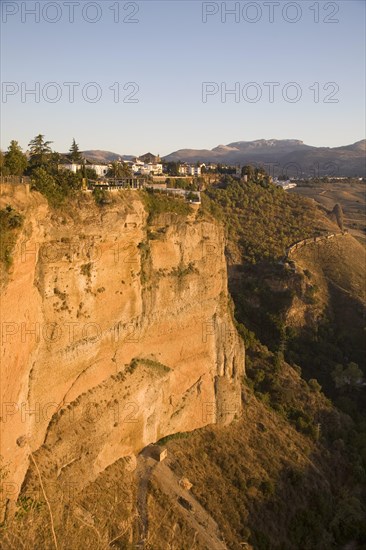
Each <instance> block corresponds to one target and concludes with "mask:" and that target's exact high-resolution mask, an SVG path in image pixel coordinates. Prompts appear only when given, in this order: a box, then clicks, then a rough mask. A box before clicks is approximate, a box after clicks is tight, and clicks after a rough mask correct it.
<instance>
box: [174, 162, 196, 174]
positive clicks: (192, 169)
mask: <svg viewBox="0 0 366 550" xmlns="http://www.w3.org/2000/svg"><path fill="white" fill-rule="evenodd" d="M178 172H179V174H180V175H181V176H200V175H201V166H193V165H191V164H180V165H179V168H178Z"/></svg>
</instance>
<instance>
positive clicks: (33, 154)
mask: <svg viewBox="0 0 366 550" xmlns="http://www.w3.org/2000/svg"><path fill="white" fill-rule="evenodd" d="M51 143H53V142H52V141H45V140H44V135H42V134H38V136H36V137H35V138H34V139H32V141H30V142H29V144H28V147H30V159H29V162H30V165H31V167H32V168H34V167H38V166H44V165H45V164H47V163H48V161H49V160H50V158H51V153H52V150H51V147H50V145H51Z"/></svg>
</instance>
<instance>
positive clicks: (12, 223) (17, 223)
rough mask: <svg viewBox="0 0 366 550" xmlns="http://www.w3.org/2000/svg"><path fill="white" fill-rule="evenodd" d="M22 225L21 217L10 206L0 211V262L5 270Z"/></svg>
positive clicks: (9, 262)
mask: <svg viewBox="0 0 366 550" xmlns="http://www.w3.org/2000/svg"><path fill="white" fill-rule="evenodd" d="M22 225H23V216H22V215H21V214H20V213H19V212H17V211H16V210H14V209H13V208H12V207H11V206H10V205H8V206H6V207H5V208H2V209H1V210H0V234H1V237H0V262H1V263H2V264H3V265H4V266H5V268H6V269H8V268H9V267H10V266H11V263H12V258H11V253H12V250H13V248H14V246H15V243H16V239H17V235H18V232H19V229H20V228H21V227H22Z"/></svg>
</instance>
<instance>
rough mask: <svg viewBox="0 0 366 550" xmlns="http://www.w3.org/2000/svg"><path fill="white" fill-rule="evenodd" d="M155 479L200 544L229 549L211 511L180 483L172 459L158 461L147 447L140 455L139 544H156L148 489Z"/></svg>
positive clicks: (137, 528) (138, 465)
mask: <svg viewBox="0 0 366 550" xmlns="http://www.w3.org/2000/svg"><path fill="white" fill-rule="evenodd" d="M150 479H153V480H154V482H155V483H156V484H157V485H158V487H159V489H161V490H162V491H163V492H164V493H165V495H166V496H167V497H168V498H169V501H170V503H171V506H172V507H175V508H176V509H177V512H178V514H180V515H181V516H183V518H184V520H185V521H186V523H187V524H188V525H189V526H190V527H191V528H192V530H193V532H194V533H195V539H194V540H198V541H199V544H200V547H202V546H203V547H205V546H206V548H207V550H227V546H226V544H225V543H224V542H223V541H222V540H221V537H220V530H219V528H218V525H217V523H216V522H215V521H214V519H213V518H212V517H211V515H210V514H209V513H208V512H207V511H206V510H205V509H204V508H203V507H202V506H201V505H200V503H199V502H198V501H197V500H196V498H195V497H194V496H193V495H192V494H191V493H190V492H189V491H187V490H186V489H183V487H181V486H180V484H179V479H178V477H177V476H176V475H175V474H174V472H173V471H172V470H171V468H170V467H169V459H166V460H164V462H157V461H156V460H154V459H153V458H151V457H150V456H149V451H148V448H147V449H145V450H144V451H143V452H142V453H141V454H140V455H139V457H138V459H137V468H136V481H137V511H138V517H137V520H136V524H135V537H134V538H135V540H136V541H138V542H137V544H136V548H141V549H143V548H145V547H146V546H147V545H149V547H150V548H151V547H154V540H153V539H154V533H149V522H148V509H147V493H148V484H149V480H150Z"/></svg>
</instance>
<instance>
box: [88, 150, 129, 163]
mask: <svg viewBox="0 0 366 550" xmlns="http://www.w3.org/2000/svg"><path fill="white" fill-rule="evenodd" d="M83 155H84V157H85V158H86V159H87V160H90V161H92V162H95V163H98V162H101V163H109V162H113V161H114V160H119V159H122V160H131V159H133V158H135V157H134V155H119V154H118V153H112V151H100V150H99V149H95V150H92V151H83Z"/></svg>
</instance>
